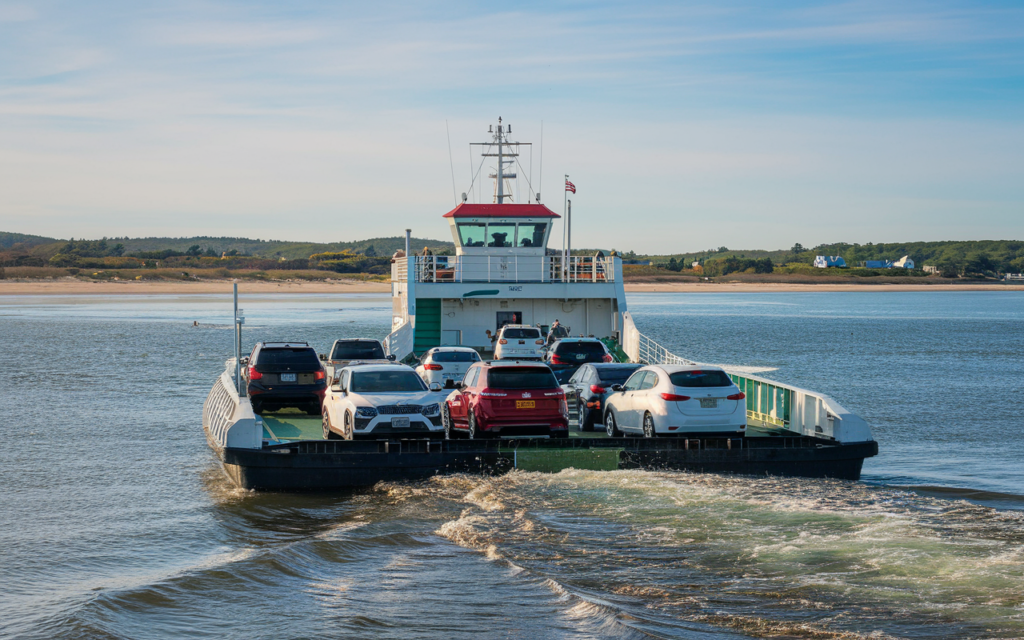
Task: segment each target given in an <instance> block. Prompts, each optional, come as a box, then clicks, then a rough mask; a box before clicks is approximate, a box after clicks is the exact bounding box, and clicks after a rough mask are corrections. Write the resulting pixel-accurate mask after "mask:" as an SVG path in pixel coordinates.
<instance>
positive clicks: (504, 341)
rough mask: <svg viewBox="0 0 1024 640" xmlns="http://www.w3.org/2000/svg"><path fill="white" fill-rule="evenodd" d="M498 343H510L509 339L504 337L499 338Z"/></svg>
mask: <svg viewBox="0 0 1024 640" xmlns="http://www.w3.org/2000/svg"><path fill="white" fill-rule="evenodd" d="M498 344H508V340H506V339H505V338H502V339H501V340H498Z"/></svg>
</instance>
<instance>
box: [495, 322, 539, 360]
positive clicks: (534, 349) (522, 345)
mask: <svg viewBox="0 0 1024 640" xmlns="http://www.w3.org/2000/svg"><path fill="white" fill-rule="evenodd" d="M494 359H495V360H543V359H544V336H542V335H541V334H540V329H539V328H538V327H531V326H530V325H528V324H507V325H505V326H504V327H502V328H501V331H499V332H498V343H497V344H496V345H495V346H494Z"/></svg>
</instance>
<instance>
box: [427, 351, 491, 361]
mask: <svg viewBox="0 0 1024 640" xmlns="http://www.w3.org/2000/svg"><path fill="white" fill-rule="evenodd" d="M430 359H431V360H433V361H434V362H477V361H479V360H480V354H479V353H477V352H476V351H435V352H434V353H433V355H431V356H430Z"/></svg>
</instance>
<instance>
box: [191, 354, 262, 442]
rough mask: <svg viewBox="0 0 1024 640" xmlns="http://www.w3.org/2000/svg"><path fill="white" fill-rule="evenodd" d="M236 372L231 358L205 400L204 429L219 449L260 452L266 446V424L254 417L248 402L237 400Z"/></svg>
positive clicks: (245, 399) (246, 399)
mask: <svg viewBox="0 0 1024 640" xmlns="http://www.w3.org/2000/svg"><path fill="white" fill-rule="evenodd" d="M234 372H235V359H234V358H232V359H230V360H228V362H227V364H226V366H225V368H224V372H223V373H222V374H220V376H219V377H218V378H217V380H216V381H215V382H214V383H213V388H212V389H210V393H209V394H208V395H207V396H206V402H205V403H204V404H203V429H205V430H206V435H207V438H208V439H209V440H210V442H211V444H213V445H214V447H215V448H217V449H223V448H224V447H233V448H239V449H259V448H261V447H262V446H263V421H262V420H261V419H260V418H259V417H258V416H257V415H256V414H255V413H253V410H252V405H251V404H249V399H248V398H239V397H238V392H237V391H236V390H235V382H234V378H233V375H232V374H234Z"/></svg>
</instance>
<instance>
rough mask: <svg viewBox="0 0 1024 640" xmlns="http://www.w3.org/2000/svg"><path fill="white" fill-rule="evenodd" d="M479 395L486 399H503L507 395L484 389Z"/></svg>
mask: <svg viewBox="0 0 1024 640" xmlns="http://www.w3.org/2000/svg"><path fill="white" fill-rule="evenodd" d="M480 395H481V396H485V397H488V398H504V397H505V396H507V395H508V394H507V393H505V392H504V391H493V390H491V389H484V390H482V391H481V392H480Z"/></svg>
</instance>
